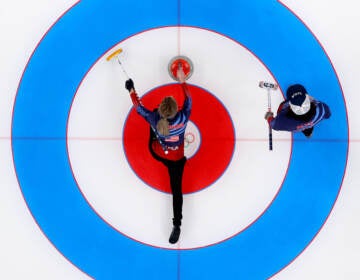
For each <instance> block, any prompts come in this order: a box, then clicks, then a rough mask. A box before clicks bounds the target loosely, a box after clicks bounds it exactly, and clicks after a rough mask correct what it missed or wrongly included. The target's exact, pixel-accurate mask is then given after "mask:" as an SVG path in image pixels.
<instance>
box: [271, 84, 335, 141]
mask: <svg viewBox="0 0 360 280" xmlns="http://www.w3.org/2000/svg"><path fill="white" fill-rule="evenodd" d="M330 116H331V111H330V108H329V106H328V105H326V104H325V103H323V102H321V101H318V100H315V99H314V98H313V97H311V96H310V95H309V94H308V93H307V91H306V89H305V87H304V86H303V85H300V84H294V85H291V86H290V87H289V88H288V89H287V91H286V100H285V101H283V102H282V103H280V105H279V108H278V110H277V116H276V117H274V113H273V112H271V111H270V112H266V114H265V119H266V120H267V121H268V123H269V125H270V127H271V128H272V129H274V130H282V131H290V132H300V131H301V132H302V133H303V134H304V135H305V136H306V137H307V138H310V137H311V135H312V133H313V131H314V126H315V125H317V124H318V123H319V122H320V121H322V120H324V119H328V118H330Z"/></svg>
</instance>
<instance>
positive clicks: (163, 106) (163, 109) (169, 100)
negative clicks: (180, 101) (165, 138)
mask: <svg viewBox="0 0 360 280" xmlns="http://www.w3.org/2000/svg"><path fill="white" fill-rule="evenodd" d="M177 111H178V105H177V103H176V100H175V98H174V97H172V96H167V97H165V98H164V99H163V100H162V101H161V103H160V106H159V109H158V112H159V115H160V116H161V119H160V120H159V121H158V123H157V124H156V129H157V131H158V132H159V133H160V134H162V135H169V121H168V120H167V119H168V118H173V117H175V115H176V113H177Z"/></svg>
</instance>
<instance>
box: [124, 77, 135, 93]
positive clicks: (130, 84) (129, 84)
mask: <svg viewBox="0 0 360 280" xmlns="http://www.w3.org/2000/svg"><path fill="white" fill-rule="evenodd" d="M125 88H126V89H127V90H128V91H129V92H130V91H131V90H132V89H135V88H134V82H133V80H131V79H129V80H127V81H126V82H125Z"/></svg>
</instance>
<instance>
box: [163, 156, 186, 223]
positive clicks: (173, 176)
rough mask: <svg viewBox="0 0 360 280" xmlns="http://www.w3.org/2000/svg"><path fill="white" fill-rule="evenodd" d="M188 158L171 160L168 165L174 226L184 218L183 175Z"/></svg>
mask: <svg viewBox="0 0 360 280" xmlns="http://www.w3.org/2000/svg"><path fill="white" fill-rule="evenodd" d="M185 162H186V158H185V157H183V158H182V159H180V160H178V161H174V162H171V163H170V164H169V165H167V167H168V171H169V176H170V185H171V191H172V196H173V212H174V218H173V224H174V226H180V225H181V219H182V205H183V194H182V177H183V173H184V166H185Z"/></svg>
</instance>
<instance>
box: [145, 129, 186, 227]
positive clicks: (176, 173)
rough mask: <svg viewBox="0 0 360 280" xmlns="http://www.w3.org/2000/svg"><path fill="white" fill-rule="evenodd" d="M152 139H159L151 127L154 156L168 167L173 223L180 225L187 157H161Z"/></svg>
mask: <svg viewBox="0 0 360 280" xmlns="http://www.w3.org/2000/svg"><path fill="white" fill-rule="evenodd" d="M152 141H157V140H156V136H155V133H154V132H153V130H152V129H151V128H150V139H149V150H150V153H151V155H152V156H153V158H154V159H156V160H158V161H160V162H162V163H163V164H164V165H165V166H166V167H167V169H168V173H169V177H170V186H171V192H172V196H173V212H174V218H173V225H174V226H180V225H181V219H182V205H183V195H182V177H183V173H184V166H185V163H186V157H183V158H182V159H180V160H177V161H171V160H167V159H163V158H161V157H159V156H158V155H157V154H155V152H154V151H153V150H152V146H151V143H152Z"/></svg>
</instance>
